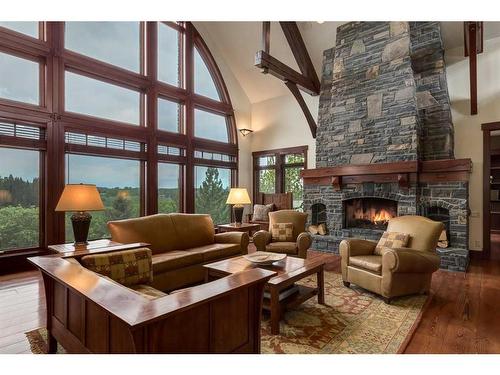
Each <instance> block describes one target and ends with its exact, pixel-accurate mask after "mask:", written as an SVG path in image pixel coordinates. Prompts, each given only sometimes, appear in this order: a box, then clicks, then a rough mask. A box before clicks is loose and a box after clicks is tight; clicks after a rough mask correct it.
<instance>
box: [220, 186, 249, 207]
mask: <svg viewBox="0 0 500 375" xmlns="http://www.w3.org/2000/svg"><path fill="white" fill-rule="evenodd" d="M250 203H252V202H251V201H250V196H249V195H248V191H247V189H245V188H232V189H231V190H230V191H229V196H228V197H227V201H226V204H250Z"/></svg>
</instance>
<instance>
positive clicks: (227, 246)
mask: <svg viewBox="0 0 500 375" xmlns="http://www.w3.org/2000/svg"><path fill="white" fill-rule="evenodd" d="M188 251H189V252H190V253H191V252H194V253H200V254H202V256H203V262H208V261H211V260H216V259H222V258H227V257H230V256H231V255H240V254H241V246H240V245H239V244H234V243H214V244H213V245H205V246H199V247H195V248H193V249H189V250H188Z"/></svg>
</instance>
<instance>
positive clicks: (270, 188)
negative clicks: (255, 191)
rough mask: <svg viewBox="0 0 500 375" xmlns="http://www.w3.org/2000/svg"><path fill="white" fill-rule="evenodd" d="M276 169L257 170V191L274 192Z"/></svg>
mask: <svg viewBox="0 0 500 375" xmlns="http://www.w3.org/2000/svg"><path fill="white" fill-rule="evenodd" d="M275 189H276V171H275V170H274V169H262V170H260V171H259V192H260V193H275Z"/></svg>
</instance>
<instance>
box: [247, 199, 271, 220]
mask: <svg viewBox="0 0 500 375" xmlns="http://www.w3.org/2000/svg"><path fill="white" fill-rule="evenodd" d="M273 208H274V203H271V204H265V205H264V204H256V205H254V206H253V216H252V221H269V212H271V211H272V210H273Z"/></svg>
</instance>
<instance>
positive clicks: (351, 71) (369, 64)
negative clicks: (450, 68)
mask: <svg viewBox="0 0 500 375" xmlns="http://www.w3.org/2000/svg"><path fill="white" fill-rule="evenodd" d="M443 57H444V52H443V43H442V40H441V31H440V26H439V23H438V22H410V23H408V22H350V23H347V24H345V25H342V26H340V27H339V28H338V29H337V41H336V45H335V47H334V48H332V49H329V50H327V51H325V53H324V59H323V75H322V88H321V96H320V108H319V117H318V135H317V138H316V166H317V167H318V168H319V167H328V166H338V165H343V164H368V163H388V162H396V161H408V160H432V159H450V158H453V124H452V121H451V113H450V103H449V97H448V89H447V85H446V76H445V65H444V59H443Z"/></svg>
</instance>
